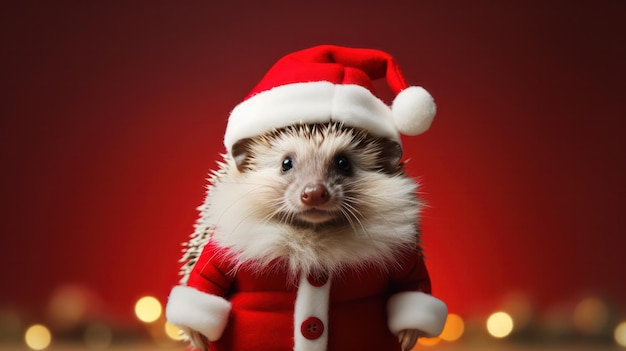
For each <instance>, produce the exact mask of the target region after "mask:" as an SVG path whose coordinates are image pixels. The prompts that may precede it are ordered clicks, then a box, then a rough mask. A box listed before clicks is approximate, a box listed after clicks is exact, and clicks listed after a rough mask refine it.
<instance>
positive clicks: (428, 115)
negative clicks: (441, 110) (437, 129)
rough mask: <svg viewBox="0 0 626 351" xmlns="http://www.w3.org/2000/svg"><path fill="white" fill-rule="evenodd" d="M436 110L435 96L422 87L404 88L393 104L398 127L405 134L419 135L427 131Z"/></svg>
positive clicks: (392, 107) (394, 117)
mask: <svg viewBox="0 0 626 351" xmlns="http://www.w3.org/2000/svg"><path fill="white" fill-rule="evenodd" d="M436 112H437V107H436V106H435V101H434V100H433V97H432V96H431V95H430V94H429V93H428V92H427V91H426V89H424V88H422V87H408V88H406V89H404V90H402V91H401V92H400V93H399V94H398V95H397V96H396V98H395V99H394V100H393V103H392V105H391V114H392V116H393V121H394V123H395V125H396V128H397V129H398V131H399V132H400V133H402V134H404V135H418V134H421V133H424V132H425V131H427V130H428V128H430V124H431V123H432V122H433V118H434V117H435V113H436Z"/></svg>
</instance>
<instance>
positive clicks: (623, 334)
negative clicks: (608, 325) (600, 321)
mask: <svg viewBox="0 0 626 351" xmlns="http://www.w3.org/2000/svg"><path fill="white" fill-rule="evenodd" d="M613 337H614V338H615V342H616V343H617V344H618V345H619V346H621V347H626V321H623V322H621V323H620V324H618V325H617V327H615V332H614V333H613Z"/></svg>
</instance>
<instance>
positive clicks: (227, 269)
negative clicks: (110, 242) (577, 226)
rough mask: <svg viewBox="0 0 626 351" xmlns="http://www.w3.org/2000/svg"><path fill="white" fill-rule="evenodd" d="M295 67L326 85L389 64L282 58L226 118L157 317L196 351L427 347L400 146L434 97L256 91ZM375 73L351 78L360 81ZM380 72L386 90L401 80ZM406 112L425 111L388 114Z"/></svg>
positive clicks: (430, 324)
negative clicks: (173, 282) (324, 76)
mask: <svg viewBox="0 0 626 351" xmlns="http://www.w3.org/2000/svg"><path fill="white" fill-rule="evenodd" d="M302 55H304V56H305V57H306V58H307V59H311V60H312V61H314V62H317V61H322V62H320V63H321V66H310V65H305V67H306V69H307V70H308V69H310V67H315V68H316V70H318V69H319V70H321V71H324V69H323V68H325V67H327V66H328V65H330V66H332V67H331V70H330V71H331V73H332V74H331V76H333V75H334V74H335V73H336V71H337V69H336V68H337V66H339V67H343V66H344V65H352V64H355V63H357V64H364V63H367V62H368V60H367V59H362V58H361V59H357V60H355V59H354V57H351V56H356V57H360V56H362V55H364V56H369V55H374V56H381V55H382V58H383V60H379V59H378V58H380V57H378V58H377V59H376V60H375V62H376V64H380V65H382V66H381V67H385V65H387V66H388V67H393V64H394V62H393V61H392V60H391V59H390V58H389V56H388V55H386V54H383V53H381V52H379V51H371V50H358V49H354V50H353V49H346V48H340V47H334V46H321V47H316V48H312V49H309V50H304V52H299V53H296V54H295V56H290V55H288V56H286V57H285V58H284V59H283V60H279V62H278V63H277V64H276V65H275V66H274V68H273V69H272V70H270V73H268V74H269V76H266V77H265V78H264V80H262V82H261V83H259V86H258V87H257V88H255V89H254V90H253V93H251V94H250V96H249V97H248V98H247V99H246V100H244V101H243V102H242V103H240V104H239V105H238V106H237V107H236V108H235V109H234V110H233V111H232V112H231V115H230V117H229V122H228V126H227V129H226V133H225V137H224V144H225V146H226V149H227V152H226V153H224V154H223V155H222V160H221V161H219V162H218V167H217V170H216V171H214V172H213V173H212V174H211V177H210V179H209V186H208V191H207V193H206V197H205V201H204V203H203V204H202V205H201V206H200V207H199V211H200V218H199V219H198V221H197V223H196V224H195V231H194V233H193V234H192V235H191V238H190V239H189V241H188V242H187V243H186V247H185V248H184V254H183V257H182V259H181V261H182V263H183V265H182V268H181V275H182V278H181V280H180V282H179V284H178V285H177V286H174V287H173V289H172V291H171V293H170V297H169V300H168V303H167V307H166V316H167V319H168V321H170V323H172V324H174V325H176V326H178V327H179V328H180V329H181V330H182V332H183V333H184V334H185V335H186V336H187V337H188V339H190V340H191V342H192V344H193V345H194V346H195V347H196V348H197V349H199V350H202V351H205V350H207V349H209V348H210V349H211V350H212V351H213V350H214V351H220V350H221V351H225V350H228V351H238V350H260V351H264V350H272V351H287V350H293V351H313V350H315V351H334V350H361V349H367V350H398V351H399V350H409V349H411V348H412V347H413V346H414V345H415V343H416V340H417V339H418V338H419V337H422V336H429V337H432V336H436V335H438V334H439V333H440V332H441V330H442V329H443V324H444V322H445V318H446V316H447V307H446V305H445V304H444V303H443V302H442V301H441V300H439V299H437V298H436V297H434V296H432V294H431V286H430V278H429V275H428V271H427V269H426V266H425V263H424V255H423V252H422V248H421V246H422V245H421V235H420V230H419V220H420V213H421V210H422V208H423V201H422V200H421V199H420V197H419V196H418V182H417V181H416V180H415V179H414V178H412V177H410V176H408V175H407V173H406V172H405V163H404V162H403V161H402V156H403V155H402V153H403V151H402V146H401V140H400V136H399V132H402V133H405V134H407V133H413V134H416V133H417V132H421V131H424V130H425V129H427V128H428V125H429V124H430V119H432V116H433V115H434V105H433V104H432V98H430V95H425V94H427V93H425V91H424V90H423V89H421V88H417V87H409V88H406V89H405V91H403V92H402V93H400V94H398V97H396V100H398V99H399V101H400V102H401V103H399V105H400V106H401V107H399V108H396V107H393V108H391V109H390V108H389V107H388V106H387V105H385V104H384V103H383V102H382V101H380V100H379V99H378V98H376V97H375V96H373V95H372V94H371V91H370V90H369V89H368V88H367V87H363V86H361V85H359V84H339V83H335V82H330V81H326V80H322V81H313V82H309V81H305V82H301V83H298V82H296V83H293V82H289V83H288V84H284V85H282V84H281V85H280V86H277V87H271V86H270V87H269V90H266V89H267V88H268V84H266V81H267V80H268V79H269V80H274V79H275V77H274V74H275V73H276V72H280V71H281V70H282V68H281V67H282V66H283V65H285V64H286V65H287V67H288V70H287V71H285V72H287V73H285V74H279V75H278V77H279V78H281V79H282V78H284V77H292V76H293V75H295V74H296V73H297V70H296V69H295V68H294V59H295V58H298V60H300V59H301V58H302V57H301V56H302ZM348 58H350V59H348ZM298 60H296V61H297V62H299V61H298ZM276 67H278V68H276ZM381 67H377V66H376V65H373V64H372V65H369V64H364V65H363V66H362V67H359V71H360V70H361V69H364V70H366V71H368V74H369V75H365V76H366V77H369V76H370V75H372V76H374V75H375V74H379V72H384V70H381V69H380V68H381ZM351 68H352V67H351ZM346 69H347V68H346ZM294 72H295V73H294ZM346 72H347V70H346ZM377 72H378V73H377ZM387 72H388V73H387V80H388V81H390V82H393V81H394V80H398V79H399V78H397V76H396V75H397V74H398V73H397V71H394V70H391V71H389V70H388V71H387ZM389 72H391V73H389ZM267 77H270V78H267ZM333 77H334V76H333ZM350 77H357V78H358V77H361V75H352V76H350ZM331 78H332V77H331ZM344 78H345V77H343V76H341V79H344ZM289 79H291V78H289ZM307 79H308V78H307ZM333 79H334V78H333ZM358 79H361V78H358ZM358 79H357V80H358ZM273 83H275V82H273ZM359 83H361V84H363V82H359ZM396 83H397V82H396ZM393 84H395V83H393ZM416 96H417V98H416ZM401 97H402V98H401ZM407 101H408V102H411V101H413V102H415V101H417V102H418V105H419V106H421V105H425V106H426V107H428V108H427V109H426V111H425V112H424V109H423V108H418V109H417V110H418V111H419V112H420V113H421V115H420V113H418V114H417V115H416V114H415V113H412V112H411V114H410V116H412V117H406V118H404V122H407V121H408V122H410V123H404V122H403V119H402V118H396V119H394V118H395V117H393V116H391V115H390V114H391V112H393V110H394V109H396V110H400V111H403V110H405V109H407V108H409V107H410V108H411V109H412V108H413V107H415V106H413V105H411V104H409V105H407V104H406V102H407ZM394 104H395V102H394ZM420 104H421V105H420ZM396 105H397V104H396ZM407 106H408V107H407ZM411 106H413V107H411ZM419 106H418V107H419ZM411 109H410V110H411ZM411 111H412V110H411ZM416 116H417V117H416Z"/></svg>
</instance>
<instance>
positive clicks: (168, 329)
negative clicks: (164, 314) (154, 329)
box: [165, 322, 183, 341]
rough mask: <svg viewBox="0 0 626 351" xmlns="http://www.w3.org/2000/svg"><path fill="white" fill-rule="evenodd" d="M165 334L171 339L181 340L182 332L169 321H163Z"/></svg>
mask: <svg viewBox="0 0 626 351" xmlns="http://www.w3.org/2000/svg"><path fill="white" fill-rule="evenodd" d="M165 335H167V337H168V338H170V339H172V340H176V341H178V340H183V333H182V332H181V330H180V329H179V328H178V327H177V326H175V325H174V324H172V323H170V322H165Z"/></svg>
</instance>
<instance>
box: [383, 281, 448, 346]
mask: <svg viewBox="0 0 626 351" xmlns="http://www.w3.org/2000/svg"><path fill="white" fill-rule="evenodd" d="M387 313H388V316H389V321H388V324H389V330H391V332H392V333H394V334H395V335H397V334H398V333H400V332H401V331H402V330H405V329H418V330H420V331H422V332H424V333H425V334H426V336H429V337H435V336H438V335H439V334H440V333H441V331H442V330H443V326H444V324H445V323H446V318H447V316H448V308H447V307H446V304H445V303H443V302H442V301H441V300H439V299H437V298H436V297H433V296H431V295H428V294H425V293H422V292H417V291H411V292H402V293H398V294H395V295H393V296H392V297H391V298H390V299H389V302H387Z"/></svg>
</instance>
